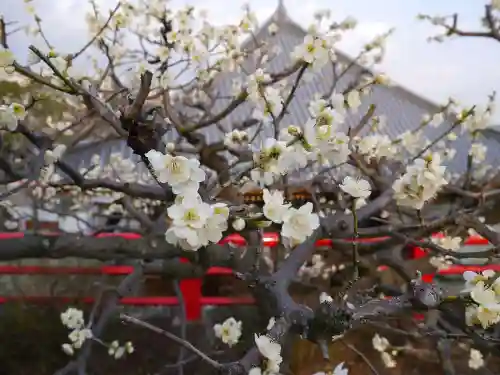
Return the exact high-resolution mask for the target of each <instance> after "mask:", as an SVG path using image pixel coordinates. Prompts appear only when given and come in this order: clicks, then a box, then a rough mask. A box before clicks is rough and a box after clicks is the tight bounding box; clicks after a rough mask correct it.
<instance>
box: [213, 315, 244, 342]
mask: <svg viewBox="0 0 500 375" xmlns="http://www.w3.org/2000/svg"><path fill="white" fill-rule="evenodd" d="M241 325H242V322H241V321H237V320H236V319H234V318H233V317H230V318H228V319H226V320H225V321H224V322H223V323H222V324H216V325H214V332H215V336H216V337H217V338H219V339H220V340H221V341H222V342H223V343H224V344H227V345H228V346H229V347H231V346H234V345H236V344H237V343H238V341H239V339H240V337H241Z"/></svg>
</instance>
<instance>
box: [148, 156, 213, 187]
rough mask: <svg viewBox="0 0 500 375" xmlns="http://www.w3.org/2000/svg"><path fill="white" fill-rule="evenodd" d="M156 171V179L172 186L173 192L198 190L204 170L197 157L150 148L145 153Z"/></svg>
mask: <svg viewBox="0 0 500 375" xmlns="http://www.w3.org/2000/svg"><path fill="white" fill-rule="evenodd" d="M146 157H147V158H148V159H149V161H150V162H151V165H152V167H153V169H154V170H155V172H156V175H157V177H158V180H159V181H160V182H163V183H167V184H169V185H170V186H171V187H172V191H173V192H174V194H182V193H184V192H186V191H198V188H199V185H200V182H203V181H204V180H205V172H204V171H203V169H201V168H200V162H199V161H198V160H197V159H193V158H192V159H188V158H186V157H185V156H172V155H170V154H166V155H164V154H162V153H161V152H158V151H156V150H151V151H149V152H148V153H147V154H146Z"/></svg>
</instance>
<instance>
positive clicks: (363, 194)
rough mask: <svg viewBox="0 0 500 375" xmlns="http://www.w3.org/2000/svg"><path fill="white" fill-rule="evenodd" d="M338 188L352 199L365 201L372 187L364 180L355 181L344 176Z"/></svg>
mask: <svg viewBox="0 0 500 375" xmlns="http://www.w3.org/2000/svg"><path fill="white" fill-rule="evenodd" d="M340 188H341V189H342V190H343V191H344V192H345V193H347V194H349V195H350V196H352V197H353V198H362V199H366V198H368V197H369V196H370V194H371V193H372V191H371V190H372V187H371V185H370V183H369V182H368V181H366V180H364V179H361V178H359V179H356V178H353V177H350V176H346V177H345V178H344V180H343V181H342V184H340Z"/></svg>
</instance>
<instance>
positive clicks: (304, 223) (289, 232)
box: [281, 202, 319, 243]
mask: <svg viewBox="0 0 500 375" xmlns="http://www.w3.org/2000/svg"><path fill="white" fill-rule="evenodd" d="M312 211H313V205H312V203H311V202H308V203H306V204H304V205H303V206H302V207H300V208H299V209H297V208H293V207H290V208H289V209H288V210H287V211H286V212H285V214H284V215H283V226H282V227H281V235H282V236H283V237H287V238H289V239H291V240H292V241H293V242H295V243H302V242H304V241H305V240H306V239H307V238H308V237H309V236H310V235H311V234H312V233H313V232H314V230H316V229H317V228H318V227H319V216H318V215H317V214H316V213H313V212H312Z"/></svg>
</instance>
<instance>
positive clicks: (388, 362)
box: [380, 352, 397, 368]
mask: <svg viewBox="0 0 500 375" xmlns="http://www.w3.org/2000/svg"><path fill="white" fill-rule="evenodd" d="M380 357H381V358H382V362H384V366H385V367H387V368H394V367H396V365H397V362H396V361H395V360H394V357H393V356H392V355H391V354H390V353H387V352H382V353H381V354H380Z"/></svg>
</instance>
